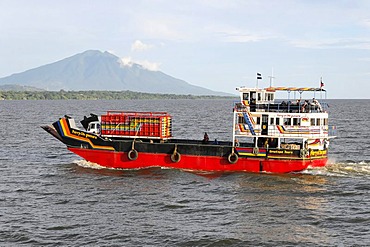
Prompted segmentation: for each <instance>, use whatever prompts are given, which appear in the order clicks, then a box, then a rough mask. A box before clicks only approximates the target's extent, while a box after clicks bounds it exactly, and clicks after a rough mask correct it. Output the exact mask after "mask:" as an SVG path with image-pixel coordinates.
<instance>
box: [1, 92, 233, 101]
mask: <svg viewBox="0 0 370 247" xmlns="http://www.w3.org/2000/svg"><path fill="white" fill-rule="evenodd" d="M237 97H238V96H237V95H235V96H216V95H190V94H189V95H179V94H158V93H142V92H133V91H64V90H60V91H0V100H134V99H233V98H237Z"/></svg>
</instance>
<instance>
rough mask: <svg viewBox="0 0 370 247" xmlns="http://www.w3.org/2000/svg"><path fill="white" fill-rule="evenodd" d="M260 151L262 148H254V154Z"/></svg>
mask: <svg viewBox="0 0 370 247" xmlns="http://www.w3.org/2000/svg"><path fill="white" fill-rule="evenodd" d="M259 151H260V150H259V149H258V147H254V148H253V154H255V155H257V154H258V153H259Z"/></svg>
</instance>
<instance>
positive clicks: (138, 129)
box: [101, 111, 172, 139]
mask: <svg viewBox="0 0 370 247" xmlns="http://www.w3.org/2000/svg"><path fill="white" fill-rule="evenodd" d="M101 134H102V136H121V137H141V138H143V137H144V138H155V139H167V138H170V137H172V120H171V116H170V115H169V114H168V113H166V112H123V111H108V112H107V114H105V115H102V116H101Z"/></svg>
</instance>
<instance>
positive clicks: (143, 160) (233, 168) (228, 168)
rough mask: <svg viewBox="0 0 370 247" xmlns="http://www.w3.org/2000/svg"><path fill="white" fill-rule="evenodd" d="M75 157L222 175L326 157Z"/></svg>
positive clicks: (284, 168) (275, 169) (286, 168)
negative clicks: (131, 158)
mask: <svg viewBox="0 0 370 247" xmlns="http://www.w3.org/2000/svg"><path fill="white" fill-rule="evenodd" d="M68 149H69V150H70V151H72V152H74V153H75V154H77V155H79V156H81V157H82V158H84V159H86V160H87V161H90V162H94V163H97V164H99V165H101V166H104V167H108V168H121V169H141V168H148V167H168V168H177V169H185V170H194V171H210V172H212V171H224V172H237V171H244V172H269V173H288V172H297V171H302V170H305V169H307V167H309V166H312V167H316V166H325V165H326V162H327V158H320V159H289V160H286V159H285V160H282V159H265V158H260V159H258V158H247V157H239V159H238V161H237V162H236V163H235V164H230V163H229V162H228V160H227V159H225V158H223V157H215V156H195V155H181V159H180V160H179V161H178V162H173V161H171V158H170V155H168V154H161V153H144V152H140V153H139V154H138V157H137V159H136V160H130V159H128V157H127V153H126V152H115V151H104V150H93V149H81V148H73V147H68Z"/></svg>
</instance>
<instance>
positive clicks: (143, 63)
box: [118, 57, 161, 71]
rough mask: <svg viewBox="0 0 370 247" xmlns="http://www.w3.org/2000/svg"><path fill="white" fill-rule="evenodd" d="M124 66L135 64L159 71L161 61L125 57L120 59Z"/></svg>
mask: <svg viewBox="0 0 370 247" xmlns="http://www.w3.org/2000/svg"><path fill="white" fill-rule="evenodd" d="M118 62H119V63H120V65H121V66H122V67H132V66H133V65H135V64H138V65H140V66H142V67H143V68H145V69H147V70H150V71H159V67H160V65H161V64H160V63H155V62H150V61H148V60H141V61H138V60H134V59H132V57H123V58H121V59H119V61H118Z"/></svg>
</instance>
